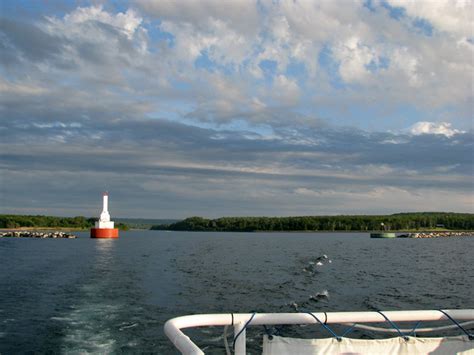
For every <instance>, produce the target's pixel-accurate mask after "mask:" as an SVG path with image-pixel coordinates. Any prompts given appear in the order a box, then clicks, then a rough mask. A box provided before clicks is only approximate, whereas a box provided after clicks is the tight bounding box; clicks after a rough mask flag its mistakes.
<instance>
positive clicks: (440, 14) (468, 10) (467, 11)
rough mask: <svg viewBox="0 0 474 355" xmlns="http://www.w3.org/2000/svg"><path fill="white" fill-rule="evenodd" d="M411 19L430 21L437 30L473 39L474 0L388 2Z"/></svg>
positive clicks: (397, 0) (403, 0) (390, 0)
mask: <svg viewBox="0 0 474 355" xmlns="http://www.w3.org/2000/svg"><path fill="white" fill-rule="evenodd" d="M387 2H388V3H389V4H390V5H391V6H395V7H402V8H404V9H405V10H406V12H407V14H408V15H409V16H411V17H415V18H422V19H425V20H428V21H429V22H430V23H431V24H432V25H433V26H434V27H435V28H436V29H438V30H440V31H446V32H448V33H450V34H452V35H454V36H456V37H461V38H472V22H473V16H474V15H473V14H474V8H473V4H474V3H473V2H472V0H436V1H433V0H387Z"/></svg>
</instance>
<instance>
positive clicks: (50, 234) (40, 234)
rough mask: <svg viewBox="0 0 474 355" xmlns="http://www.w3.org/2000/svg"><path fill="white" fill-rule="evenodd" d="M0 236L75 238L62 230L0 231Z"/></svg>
mask: <svg viewBox="0 0 474 355" xmlns="http://www.w3.org/2000/svg"><path fill="white" fill-rule="evenodd" d="M0 238H43V239H44V238H63V239H75V238H77V237H76V236H75V235H73V234H68V233H64V232H26V231H22V232H3V233H0Z"/></svg>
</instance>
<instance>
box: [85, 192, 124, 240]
mask: <svg viewBox="0 0 474 355" xmlns="http://www.w3.org/2000/svg"><path fill="white" fill-rule="evenodd" d="M118 236H119V231H118V228H114V222H113V221H111V220H110V214H109V195H108V193H107V192H104V195H103V197H102V213H101V214H100V218H99V220H98V221H97V222H95V228H91V238H118Z"/></svg>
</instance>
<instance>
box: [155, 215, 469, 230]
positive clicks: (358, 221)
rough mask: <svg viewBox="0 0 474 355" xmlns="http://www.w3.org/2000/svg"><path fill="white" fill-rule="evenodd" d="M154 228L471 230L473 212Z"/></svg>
mask: <svg viewBox="0 0 474 355" xmlns="http://www.w3.org/2000/svg"><path fill="white" fill-rule="evenodd" d="M151 229H153V230H173V231H215V232H255V231H371V230H390V231H395V230H430V229H452V230H474V214H470V213H447V212H421V213H397V214H392V215H353V216H345V215H341V216H302V217H222V218H217V219H206V218H202V217H190V218H186V219H185V220H183V221H179V222H176V223H172V224H161V225H155V226H153V227H152V228H151Z"/></svg>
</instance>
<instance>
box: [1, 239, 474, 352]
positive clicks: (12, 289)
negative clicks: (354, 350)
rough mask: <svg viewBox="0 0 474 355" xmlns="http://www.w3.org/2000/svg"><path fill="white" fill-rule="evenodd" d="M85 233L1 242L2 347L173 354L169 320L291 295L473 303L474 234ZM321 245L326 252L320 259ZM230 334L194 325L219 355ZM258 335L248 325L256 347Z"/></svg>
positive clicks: (336, 302) (318, 306) (379, 302)
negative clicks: (106, 236)
mask: <svg viewBox="0 0 474 355" xmlns="http://www.w3.org/2000/svg"><path fill="white" fill-rule="evenodd" d="M78 234H79V235H80V238H79V239H75V240H74V239H67V240H54V239H13V238H2V239H0V265H1V273H0V353H1V354H16V353H25V352H29V351H31V352H37V353H45V352H50V353H143V352H149V353H165V354H167V353H174V350H173V347H172V346H171V343H170V342H169V341H168V340H167V338H166V337H165V335H164V333H163V324H164V322H165V321H166V320H167V319H169V318H172V317H175V316H179V315H185V314H193V313H218V312H250V311H258V312H293V311H295V309H294V308H293V306H291V304H292V303H296V304H297V305H298V307H299V308H298V310H299V311H304V310H312V311H320V310H323V311H336V310H339V311H342V310H344V311H358V310H374V309H384V310H395V309H438V308H445V309H446V308H474V297H472V294H473V292H472V291H473V285H474V273H473V267H472V265H473V264H474V254H473V251H472V250H474V238H445V239H441V238H440V239H390V240H385V239H370V238H369V235H368V234H354V233H350V234H336V233H331V234H311V233H304V234H303V233H301V234H300V233H275V234H266V233H256V234H251V233H179V232H161V231H140V232H135V231H133V232H127V233H122V235H121V237H120V239H118V240H95V239H90V238H88V235H87V234H86V233H78ZM324 254H326V255H327V256H328V259H327V260H323V265H320V266H318V265H316V263H315V261H316V259H317V258H318V257H321V256H322V255H324ZM329 260H331V263H329ZM318 293H319V294H327V295H328V297H315V296H316V295H317V294H318ZM312 296H313V297H312ZM221 332H222V330H221V329H218V330H204V331H198V332H191V333H190V334H191V335H193V336H194V337H197V339H196V340H197V343H198V344H199V345H200V346H202V347H204V348H205V349H206V350H207V351H209V352H222V349H223V348H222V338H221V336H220V335H221ZM289 332H290V333H292V335H298V334H299V332H302V333H305V332H306V333H308V332H310V330H309V329H308V328H307V327H306V328H304V329H302V330H301V331H300V330H299V329H292V330H289ZM260 333H261V330H260V329H259V330H255V332H254V333H249V334H250V336H249V343H250V344H249V346H250V349H253V348H254V349H256V348H257V345H256V344H257V343H258V342H259V341H260V340H259V339H261V334H260ZM252 343H253V344H252Z"/></svg>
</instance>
